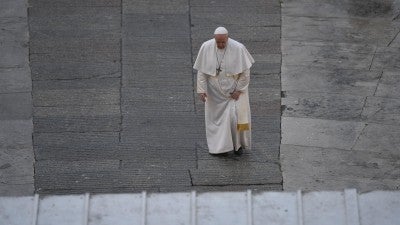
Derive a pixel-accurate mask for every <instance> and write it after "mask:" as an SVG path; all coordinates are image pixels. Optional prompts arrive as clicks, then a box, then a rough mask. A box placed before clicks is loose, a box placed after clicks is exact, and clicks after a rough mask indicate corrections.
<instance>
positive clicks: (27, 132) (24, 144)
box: [0, 119, 33, 149]
mask: <svg viewBox="0 0 400 225" xmlns="http://www.w3.org/2000/svg"><path fill="white" fill-rule="evenodd" d="M32 129H33V128H32V119H27V120H0V149H29V148H30V147H32Z"/></svg>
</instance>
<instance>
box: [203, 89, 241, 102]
mask: <svg viewBox="0 0 400 225" xmlns="http://www.w3.org/2000/svg"><path fill="white" fill-rule="evenodd" d="M240 94H242V92H241V91H234V92H232V93H231V98H232V99H234V100H235V101H237V100H238V99H239V96H240ZM199 96H200V100H201V101H202V102H206V100H207V94H206V93H200V94H199Z"/></svg>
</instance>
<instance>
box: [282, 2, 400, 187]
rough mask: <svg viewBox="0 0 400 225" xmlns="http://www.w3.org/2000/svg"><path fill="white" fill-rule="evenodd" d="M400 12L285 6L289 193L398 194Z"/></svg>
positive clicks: (375, 7) (363, 5)
mask: <svg viewBox="0 0 400 225" xmlns="http://www.w3.org/2000/svg"><path fill="white" fill-rule="evenodd" d="M399 7H400V2H398V1H374V0H371V1H369V0H368V1H347V0H340V1H329V0H323V1H315V0H300V1H290V0H288V1H284V2H283V4H282V55H283V57H282V90H283V92H282V96H284V98H283V99H282V109H283V112H282V141H281V146H280V153H281V155H280V156H281V160H282V171H283V186H284V189H286V190H294V189H297V188H304V189H307V190H321V189H331V190H336V189H342V188H349V187H353V188H357V189H359V190H362V191H368V190H373V189H398V183H399V180H400V178H399V177H400V171H398V170H397V164H396V163H397V161H398V160H397V159H398V158H399V151H398V147H397V146H398V144H399V143H398V141H397V140H398V137H399V131H400V126H399V124H398V122H397V119H398V118H397V115H398V111H399V107H398V99H399V98H400V92H399V89H398V83H399V82H398V74H399V67H398V65H399V63H398V61H399V60H398V59H399V57H398V52H399V49H398V45H397V39H398V33H399V30H400V26H399V21H398V19H397V15H398V13H399V10H398V9H399Z"/></svg>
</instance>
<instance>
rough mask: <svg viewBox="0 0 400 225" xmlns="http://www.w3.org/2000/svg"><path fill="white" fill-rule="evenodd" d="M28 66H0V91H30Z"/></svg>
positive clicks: (30, 82) (30, 83)
mask: <svg viewBox="0 0 400 225" xmlns="http://www.w3.org/2000/svg"><path fill="white" fill-rule="evenodd" d="M31 91H32V81H31V75H30V70H29V67H22V68H0V93H13V92H31Z"/></svg>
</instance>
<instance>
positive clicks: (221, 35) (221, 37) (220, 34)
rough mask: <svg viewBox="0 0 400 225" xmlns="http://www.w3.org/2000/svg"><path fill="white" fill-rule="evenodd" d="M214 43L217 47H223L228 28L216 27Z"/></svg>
mask: <svg viewBox="0 0 400 225" xmlns="http://www.w3.org/2000/svg"><path fill="white" fill-rule="evenodd" d="M214 39H215V43H217V48H219V49H224V48H225V47H226V43H227V42H228V30H227V29H226V28H225V27H218V28H217V29H215V32H214Z"/></svg>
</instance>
